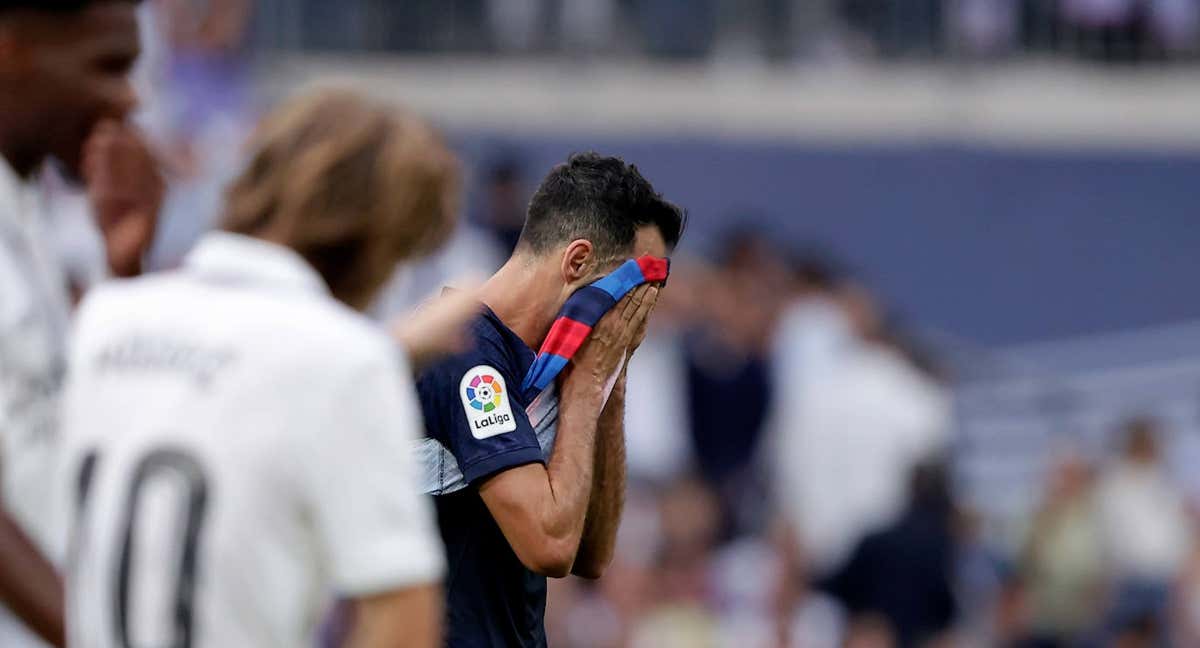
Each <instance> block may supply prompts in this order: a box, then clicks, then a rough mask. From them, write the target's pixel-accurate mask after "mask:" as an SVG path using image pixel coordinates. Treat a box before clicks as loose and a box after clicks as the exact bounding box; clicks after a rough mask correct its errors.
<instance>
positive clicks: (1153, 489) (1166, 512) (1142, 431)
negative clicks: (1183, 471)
mask: <svg viewBox="0 0 1200 648" xmlns="http://www.w3.org/2000/svg"><path fill="white" fill-rule="evenodd" d="M1125 434H1126V438H1125V446H1124V450H1123V453H1122V455H1121V457H1120V459H1119V460H1118V461H1117V462H1115V463H1114V464H1113V465H1111V466H1109V467H1108V469H1107V470H1106V471H1105V472H1104V474H1103V476H1102V478H1101V480H1100V485H1099V488H1098V491H1097V500H1098V503H1099V506H1100V524H1101V527H1100V537H1101V540H1102V542H1103V546H1104V551H1105V555H1106V558H1107V559H1108V566H1109V569H1110V570H1111V572H1112V578H1113V598H1112V604H1111V609H1110V610H1109V616H1108V631H1109V632H1110V633H1116V634H1115V636H1117V637H1118V638H1119V637H1133V638H1131V639H1127V641H1134V640H1135V639H1136V638H1137V637H1139V636H1141V634H1143V633H1149V632H1152V631H1158V629H1160V628H1162V627H1164V626H1165V624H1166V621H1167V618H1166V613H1167V606H1168V601H1169V596H1170V592H1171V587H1172V585H1173V584H1174V582H1175V578H1176V575H1177V574H1179V573H1180V572H1181V569H1182V568H1183V566H1184V564H1185V561H1186V560H1187V558H1188V556H1189V555H1190V553H1191V551H1192V549H1193V528H1192V525H1191V521H1190V519H1189V518H1188V515H1187V511H1186V509H1185V504H1184V499H1183V495H1182V494H1181V492H1180V490H1179V488H1178V487H1177V486H1176V485H1175V484H1174V483H1172V482H1171V480H1170V478H1169V477H1168V476H1167V474H1166V471H1165V470H1164V469H1163V465H1162V458H1161V453H1160V449H1159V440H1158V430H1157V428H1156V424H1155V422H1153V421H1151V420H1149V419H1136V420H1134V421H1131V422H1130V423H1129V424H1128V425H1127V426H1126V428H1125ZM1114 641H1115V639H1114Z"/></svg>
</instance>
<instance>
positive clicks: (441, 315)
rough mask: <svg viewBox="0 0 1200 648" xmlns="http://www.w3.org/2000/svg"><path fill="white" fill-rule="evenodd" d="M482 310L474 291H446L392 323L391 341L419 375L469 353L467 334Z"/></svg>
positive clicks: (477, 295) (476, 293)
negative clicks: (444, 359) (447, 358)
mask: <svg viewBox="0 0 1200 648" xmlns="http://www.w3.org/2000/svg"><path fill="white" fill-rule="evenodd" d="M482 309H483V306H482V302H480V301H479V293H478V291H476V290H475V289H470V290H451V291H447V292H445V293H443V294H441V295H439V296H438V297H435V298H433V299H431V300H429V301H428V302H426V303H424V304H422V305H421V306H420V307H419V308H417V309H416V310H415V311H413V312H411V313H408V314H407V315H405V316H404V317H401V318H400V319H398V320H396V321H395V322H393V323H392V325H391V332H392V339H394V340H396V342H398V343H399V344H400V346H402V347H404V350H405V351H407V352H408V361H409V364H410V365H411V369H412V371H413V372H415V373H419V372H420V371H421V370H422V369H424V368H425V367H427V366H429V365H430V364H432V363H433V362H435V361H437V360H438V359H440V358H442V357H445V356H447V355H450V354H453V353H458V352H460V351H464V350H466V348H467V345H468V343H469V339H470V338H469V336H468V334H467V330H468V328H469V325H470V323H471V321H473V320H474V319H475V318H476V317H478V316H479V313H480V312H481V311H482Z"/></svg>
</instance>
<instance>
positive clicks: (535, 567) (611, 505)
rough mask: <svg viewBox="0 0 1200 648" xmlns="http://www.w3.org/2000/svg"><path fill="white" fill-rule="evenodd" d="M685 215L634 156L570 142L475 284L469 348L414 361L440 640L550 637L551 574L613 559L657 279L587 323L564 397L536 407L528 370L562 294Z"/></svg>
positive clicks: (520, 642) (662, 238)
mask: <svg viewBox="0 0 1200 648" xmlns="http://www.w3.org/2000/svg"><path fill="white" fill-rule="evenodd" d="M682 229H683V214H682V212H681V210H680V209H679V208H678V207H676V206H675V205H672V204H671V203H669V202H667V201H666V200H664V199H663V198H662V196H660V195H659V194H658V193H657V192H655V191H654V188H653V187H652V186H651V185H650V183H649V182H647V181H646V179H645V178H643V177H642V175H641V174H640V173H639V172H638V170H637V169H636V168H635V167H633V166H631V165H628V164H626V163H625V162H623V161H621V160H619V159H617V158H613V157H605V156H601V155H597V154H594V153H587V154H580V155H575V156H572V157H571V158H570V159H569V160H568V161H567V162H566V163H565V164H561V165H559V166H557V167H555V168H554V169H553V170H552V171H551V172H550V173H549V175H548V176H547V177H546V179H545V180H544V181H543V182H542V184H541V186H540V187H539V188H538V190H537V192H535V194H534V196H533V199H532V201H531V203H530V206H529V211H528V214H527V217H526V221H525V226H524V230H523V231H522V234H521V238H520V240H519V242H518V245H517V248H516V251H515V252H514V253H513V256H512V258H511V259H510V260H509V261H508V262H507V263H506V264H505V265H504V267H502V268H501V269H500V270H499V271H498V272H497V273H496V274H495V275H494V276H493V277H492V278H491V279H489V280H488V281H487V282H486V283H485V284H484V286H483V288H482V290H481V295H482V301H483V302H484V304H486V306H487V309H486V310H485V312H484V313H483V315H482V316H481V317H480V318H479V319H477V320H476V322H475V324H474V326H473V328H472V337H473V339H474V344H473V345H472V349H471V351H469V352H467V353H463V354H459V355H456V356H453V357H451V358H448V359H446V360H444V361H442V362H441V363H439V364H437V365H435V366H433V367H431V368H430V369H429V370H428V371H426V372H424V373H423V374H422V375H421V377H420V379H419V381H418V391H419V393H420V398H421V406H422V410H423V412H424V414H425V421H426V429H427V433H428V435H429V437H430V439H429V440H427V442H426V443H425V444H424V445H423V446H422V447H423V448H434V450H433V452H432V453H429V454H424V455H422V457H423V460H427V459H428V458H429V457H433V460H432V462H429V461H426V465H427V466H428V465H433V466H434V469H433V470H432V471H429V470H427V471H426V472H425V474H427V475H432V479H431V481H430V482H427V483H432V484H433V486H427V487H426V488H427V489H428V490H429V492H432V493H434V494H436V495H437V496H436V497H435V498H434V499H435V503H436V505H437V508H438V522H439V525H440V527H441V532H442V539H443V541H444V542H445V543H446V546H447V555H448V556H449V557H450V558H449V570H450V575H449V577H448V579H447V582H448V583H449V585H448V587H449V590H448V593H447V622H446V631H447V644H448V645H450V646H464V647H465V646H480V645H505V646H543V645H545V643H546V637H545V628H544V622H543V620H544V613H545V605H546V577H563V576H566V575H567V574H570V573H574V574H577V575H580V576H583V577H585V578H598V577H599V576H600V575H601V573H602V572H603V571H604V569H605V567H606V566H607V565H608V563H609V562H610V560H611V559H612V555H613V545H614V542H615V538H616V531H617V525H618V522H619V520H620V516H621V508H622V498H623V494H624V481H625V473H624V471H625V446H624V429H623V423H622V421H623V416H624V392H625V367H626V366H627V362H626V360H627V358H628V357H629V355H630V354H631V353H632V352H633V351H634V350H636V348H637V346H638V344H640V342H641V340H642V337H643V336H644V334H645V327H646V322H647V319H648V318H649V316H650V313H651V311H652V310H653V308H654V305H655V303H656V301H657V298H658V291H659V286H658V285H656V284H651V283H645V284H643V285H641V286H640V287H637V288H634V289H633V290H632V291H631V292H630V293H628V294H627V296H626V297H624V298H623V299H622V300H621V301H619V302H617V304H616V305H615V306H614V307H613V308H612V309H611V310H609V311H608V313H607V314H606V315H604V317H603V319H601V320H600V321H599V322H598V324H596V326H595V327H594V328H593V329H592V330H591V331H590V334H589V335H588V337H587V341H586V342H584V344H583V346H582V347H581V348H580V349H579V351H578V352H577V353H576V354H575V356H574V358H573V359H572V360H571V364H570V365H569V366H568V367H567V368H566V370H565V371H564V374H563V377H562V379H561V380H560V381H559V383H558V384H557V387H555V388H553V389H557V392H556V393H557V405H552V406H549V408H548V409H547V410H546V412H545V413H543V412H541V411H540V410H539V407H540V406H545V405H546V403H547V400H546V399H542V398H536V400H535V397H537V395H536V394H530V393H528V391H527V390H524V389H522V383H523V379H524V377H525V376H526V374H527V373H528V372H529V370H530V367H531V366H532V365H533V363H534V356H535V354H534V349H538V348H540V347H541V345H542V343H543V341H544V340H545V339H546V337H547V334H548V332H549V331H550V330H551V326H552V325H553V323H554V322H555V320H556V318H557V317H558V314H559V312H560V309H562V308H563V306H564V304H565V303H566V302H567V300H568V298H570V297H571V296H572V295H574V294H575V293H576V291H578V290H579V289H580V288H581V287H583V286H586V285H588V284H590V283H592V282H593V281H595V280H597V279H598V278H600V277H602V276H604V275H606V274H608V273H610V272H612V271H613V270H614V269H616V268H617V267H618V266H619V265H621V264H622V263H623V262H625V261H627V260H629V259H632V258H637V257H641V256H643V255H652V256H656V257H663V256H665V255H666V254H667V252H668V250H670V249H671V248H673V247H674V246H675V244H676V243H677V242H678V240H679V236H680V233H681V230H682ZM610 390H611V391H610ZM547 393H551V392H550V391H549V390H547V392H544V393H543V394H547ZM606 397H607V399H606ZM535 402H536V403H537V404H538V406H535ZM552 436H553V440H552V441H550V442H549V445H550V446H551V447H549V448H548V449H544V448H547V446H546V445H545V444H544V443H543V441H545V440H546V439H549V438H551V437H552ZM451 464H453V465H454V469H453V470H446V469H445V468H446V466H448V465H451ZM447 475H453V477H452V478H451V480H450V481H448V480H447V479H446V477H447ZM451 481H452V482H453V483H451Z"/></svg>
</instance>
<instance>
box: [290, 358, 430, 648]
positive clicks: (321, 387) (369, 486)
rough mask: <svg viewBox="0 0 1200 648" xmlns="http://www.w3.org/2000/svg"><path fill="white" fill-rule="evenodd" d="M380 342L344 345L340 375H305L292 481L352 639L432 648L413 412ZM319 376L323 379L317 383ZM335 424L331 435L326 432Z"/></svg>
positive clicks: (425, 514)
mask: <svg viewBox="0 0 1200 648" xmlns="http://www.w3.org/2000/svg"><path fill="white" fill-rule="evenodd" d="M389 344H390V343H387V342H384V341H381V343H380V344H379V345H378V346H376V345H375V344H374V343H372V344H371V345H370V346H369V347H366V348H362V349H358V348H355V349H350V350H348V351H347V353H348V354H352V355H353V356H354V357H356V358H358V362H357V366H356V367H354V368H350V369H349V373H346V372H345V371H340V370H339V368H338V367H336V366H332V367H330V369H329V372H328V373H327V374H326V375H324V376H314V378H313V380H314V382H316V383H317V384H315V385H314V386H313V389H314V391H315V393H325V394H327V395H328V398H324V399H316V398H315V397H314V399H313V400H314V404H313V407H315V408H317V409H315V410H313V411H312V412H311V413H305V415H304V416H305V418H306V419H311V420H312V422H313V425H312V427H311V429H308V430H305V433H306V434H305V435H304V437H303V438H306V439H307V440H308V444H307V445H306V446H304V447H303V448H302V451H303V452H304V454H303V459H304V460H306V461H307V463H306V464H305V463H300V464H298V465H297V468H298V471H297V475H296V476H297V479H298V480H300V481H301V483H302V484H303V485H304V487H305V488H306V490H307V501H308V502H309V506H310V509H311V510H312V512H313V515H314V521H315V523H316V527H317V530H318V533H319V534H320V538H321V540H322V544H323V545H324V547H325V551H326V553H327V555H328V556H329V561H330V575H331V577H332V581H333V589H334V590H335V591H337V592H339V593H341V594H343V595H344V596H345V597H346V598H348V599H350V600H352V601H354V602H355V605H354V610H355V613H354V620H355V628H354V631H353V633H352V634H351V639H352V641H351V644H350V645H352V646H356V647H357V646H371V647H376V646H380V647H382V646H388V647H391V646H414V647H415V646H421V647H424V646H436V645H439V643H438V642H439V641H440V637H439V633H440V626H441V622H442V615H441V610H440V603H439V601H440V596H441V594H440V585H439V583H440V582H441V578H442V575H443V573H444V571H445V559H444V556H443V554H442V551H443V549H442V543H441V540H440V538H439V537H438V533H437V526H436V522H435V520H434V514H433V509H432V505H431V502H430V501H429V498H427V497H425V496H424V495H422V494H421V492H420V489H419V488H418V486H417V480H416V467H415V465H414V461H415V460H414V458H413V456H412V452H411V445H412V443H413V442H414V441H415V440H416V439H417V438H418V436H417V435H418V433H419V431H420V428H421V416H420V409H419V407H418V405H417V401H416V395H415V393H414V388H413V385H412V378H411V377H409V376H408V372H407V370H402V369H401V368H398V367H397V366H396V363H395V362H390V361H389V358H388V354H387V350H388V348H389ZM322 383H324V384H322ZM330 430H337V434H330V433H329V431H330Z"/></svg>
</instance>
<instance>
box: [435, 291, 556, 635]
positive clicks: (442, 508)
mask: <svg viewBox="0 0 1200 648" xmlns="http://www.w3.org/2000/svg"><path fill="white" fill-rule="evenodd" d="M471 336H472V341H473V346H472V349H471V350H470V351H468V352H466V353H463V354H460V355H457V356H453V357H450V358H448V359H446V360H444V361H442V362H440V363H438V364H437V365H435V366H433V367H431V368H429V369H428V370H426V371H425V372H424V373H423V374H422V375H421V376H420V378H419V380H418V383H417V391H418V393H419V395H420V399H421V408H422V411H423V413H424V416H425V425H426V429H427V434H428V436H429V437H430V438H433V439H436V440H437V441H438V442H439V443H441V445H442V446H444V447H445V448H446V449H448V450H449V452H450V454H451V455H453V458H454V460H455V461H456V462H457V464H458V468H459V469H460V470H461V471H462V476H463V478H464V479H465V481H466V483H467V486H466V488H462V489H461V490H457V491H454V492H451V493H445V494H439V495H437V496H435V497H434V501H435V503H436V505H437V512H438V524H439V527H440V530H441V534H442V540H443V541H444V542H445V544H446V557H447V560H448V563H449V565H448V566H449V573H448V575H447V578H446V597H447V600H446V645H447V646H451V647H455V648H458V647H463V648H465V647H468V646H471V647H475V646H545V645H546V632H545V611H546V578H545V577H544V576H539V575H537V574H535V573H533V572H532V571H530V570H529V569H527V568H526V567H525V566H524V565H523V564H522V563H521V561H520V560H519V559H518V558H517V555H516V554H515V553H514V552H513V550H512V548H511V547H510V546H509V544H508V541H507V540H506V539H505V537H504V534H503V533H502V532H501V531H500V527H499V526H498V525H497V524H496V521H495V520H494V519H493V518H492V515H491V512H490V511H488V509H487V506H486V505H485V504H484V502H483V499H482V498H481V497H480V496H479V492H478V490H477V489H478V485H479V483H480V482H481V481H482V480H484V479H486V478H487V477H489V476H492V475H495V474H496V473H499V472H503V471H504V470H507V469H510V468H515V467H517V466H521V465H524V464H529V463H533V462H543V463H544V462H545V457H544V454H543V451H542V448H541V446H540V445H539V443H538V438H537V436H536V434H535V432H534V428H533V426H532V425H531V424H530V421H529V417H528V416H527V415H526V408H527V407H528V406H529V404H530V400H531V399H530V398H527V396H526V395H525V394H522V393H521V381H522V379H523V378H524V377H525V373H526V372H527V371H528V370H529V367H530V365H531V364H533V360H534V357H535V354H534V351H533V350H532V349H530V348H529V347H528V346H527V345H526V344H525V343H524V342H523V341H522V340H521V338H520V337H518V336H517V334H516V333H513V332H512V330H510V329H509V328H508V327H507V326H505V325H504V323H503V322H501V321H500V320H499V318H497V317H496V315H495V314H494V313H492V312H491V310H485V312H484V313H483V314H482V315H481V316H480V317H479V318H478V319H477V320H476V321H475V322H474V324H473V325H472V327H471Z"/></svg>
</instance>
